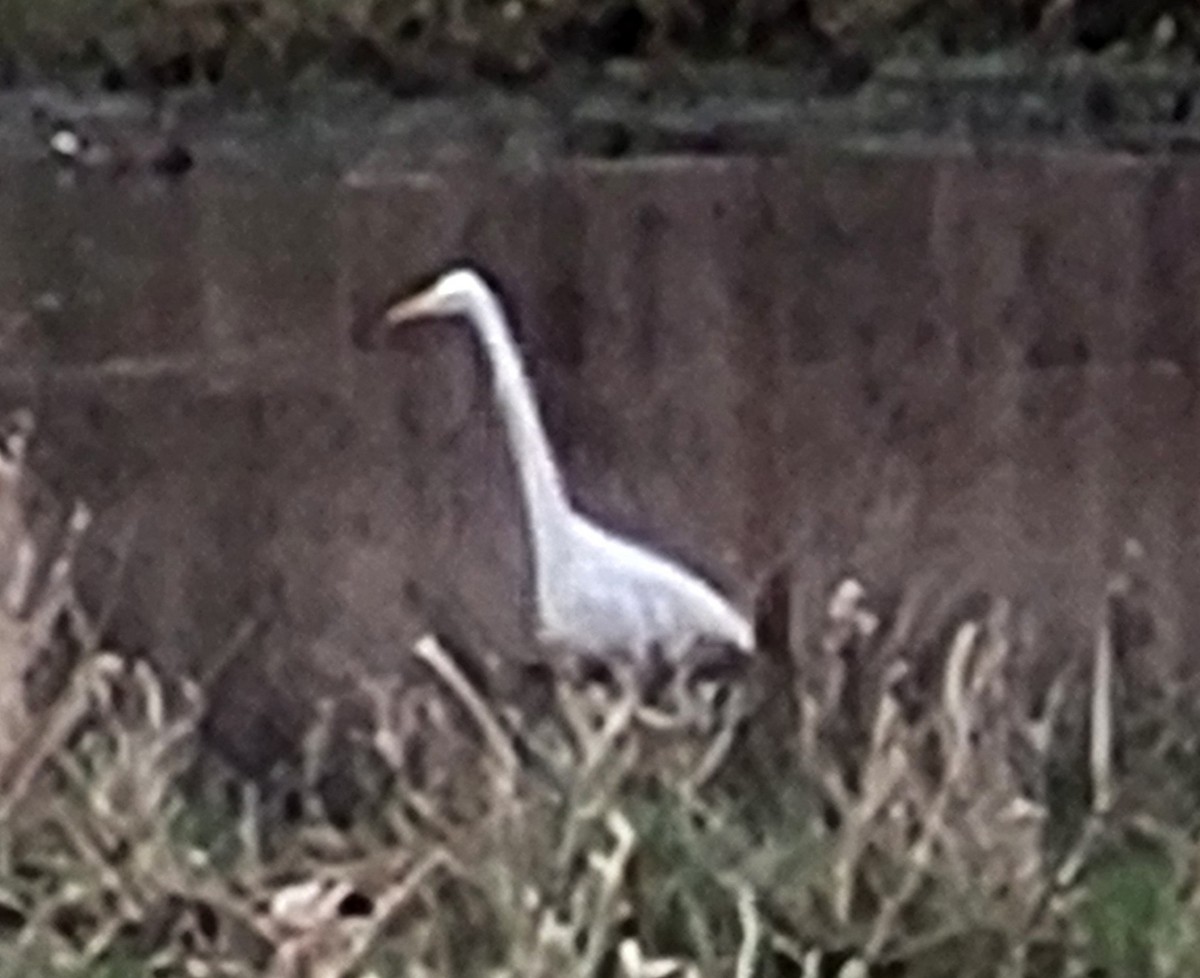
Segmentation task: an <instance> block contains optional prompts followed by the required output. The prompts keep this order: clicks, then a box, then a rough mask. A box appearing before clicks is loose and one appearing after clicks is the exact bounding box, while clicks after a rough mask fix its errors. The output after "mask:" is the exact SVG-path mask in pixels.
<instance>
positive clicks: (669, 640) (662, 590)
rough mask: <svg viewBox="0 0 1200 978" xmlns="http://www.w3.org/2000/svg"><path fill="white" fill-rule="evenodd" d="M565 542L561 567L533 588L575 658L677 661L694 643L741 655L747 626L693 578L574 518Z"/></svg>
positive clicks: (746, 641) (749, 632) (747, 635)
mask: <svg viewBox="0 0 1200 978" xmlns="http://www.w3.org/2000/svg"><path fill="white" fill-rule="evenodd" d="M572 537H573V543H574V546H573V547H572V548H571V556H570V558H569V562H568V566H566V567H560V568H558V569H556V570H555V571H552V572H551V573H549V574H547V575H546V578H545V579H544V580H543V581H542V582H541V584H542V586H541V588H540V589H539V590H540V591H541V594H542V599H543V600H542V602H541V603H542V605H543V612H544V619H545V624H546V625H547V626H549V628H550V630H551V631H557V632H565V631H572V632H574V633H576V634H575V635H574V639H575V642H576V644H577V645H580V646H582V647H583V651H588V652H593V653H596V654H608V653H610V652H612V651H614V650H617V649H623V650H625V651H628V652H629V653H630V654H632V655H634V657H635V658H641V657H644V656H645V655H648V654H649V652H650V650H651V648H652V647H654V646H658V647H660V648H662V649H663V650H665V651H668V652H675V653H676V654H682V653H683V652H686V651H687V647H688V646H690V645H691V644H693V643H694V642H696V641H698V640H701V639H712V640H715V641H719V642H728V643H731V644H733V645H736V646H737V647H739V648H741V649H743V650H744V651H749V649H750V647H751V645H752V641H753V636H752V629H751V626H750V624H749V622H748V621H747V620H746V619H745V618H744V617H743V616H742V615H740V614H739V613H738V612H737V611H736V610H735V609H734V608H733V607H732V605H730V603H729V602H728V601H726V600H725V599H724V598H723V597H721V595H720V594H718V593H717V591H716V589H715V588H713V587H712V586H711V585H710V584H708V583H707V582H706V581H704V580H702V579H701V578H700V577H699V576H698V575H696V574H694V573H693V572H691V571H689V570H688V569H686V568H684V567H682V566H680V565H678V564H675V563H673V562H672V561H670V560H668V559H666V558H665V557H662V556H660V555H659V554H656V553H654V552H653V551H651V550H649V549H647V548H645V547H641V546H638V545H637V544H635V543H633V542H632V541H630V540H627V539H625V538H623V537H619V536H617V535H616V534H613V533H610V532H609V531H607V530H605V529H604V528H603V527H600V526H597V525H596V524H595V523H593V522H592V521H590V520H588V519H586V518H585V517H582V516H576V517H575V520H574V523H573V526H572Z"/></svg>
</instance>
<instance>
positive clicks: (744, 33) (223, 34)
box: [0, 0, 1200, 91]
mask: <svg viewBox="0 0 1200 978" xmlns="http://www.w3.org/2000/svg"><path fill="white" fill-rule="evenodd" d="M914 43H915V44H916V45H918V47H919V48H922V49H924V50H926V51H928V52H931V53H938V54H949V55H953V54H957V53H960V52H964V51H988V50H993V49H996V48H998V47H1003V46H1007V45H1013V44H1021V43H1027V44H1031V45H1035V46H1037V47H1040V48H1042V49H1055V48H1057V49H1060V50H1061V49H1083V50H1087V51H1098V50H1105V49H1108V48H1112V47H1114V46H1124V47H1129V48H1132V49H1134V50H1136V49H1139V48H1140V49H1142V50H1146V51H1153V52H1154V53H1155V54H1162V53H1164V52H1168V51H1170V52H1174V54H1175V56H1177V57H1179V58H1182V59H1184V60H1187V61H1189V62H1190V61H1193V60H1194V57H1195V54H1196V51H1197V48H1198V45H1200V13H1198V12H1197V10H1196V8H1195V5H1194V4H1190V3H1186V2H1182V0H1178V2H1171V0H1159V2H1154V3H1145V2H1140V0H1066V2H1062V0H1025V2H1018V0H1000V2H989V0H967V2H961V0H808V2H800V3H780V2H775V0H735V2H731V3H714V2H707V0H116V2H114V0H0V55H3V57H4V60H5V62H6V64H7V70H8V75H9V77H10V78H16V77H20V75H21V73H22V70H23V69H40V70H46V69H59V70H61V69H64V68H68V69H76V68H86V69H88V70H94V71H96V72H98V73H99V75H100V77H101V78H102V79H103V80H104V81H105V82H107V83H108V84H110V85H113V86H124V85H129V84H151V85H174V84H192V83H196V82H204V81H209V82H218V81H220V82H228V83H231V84H233V85H235V86H248V87H250V88H258V87H261V86H262V85H264V84H277V83H283V82H288V81H291V80H294V79H296V78H300V77H305V76H311V75H313V74H317V75H320V76H322V77H325V76H326V75H327V73H329V72H333V73H349V74H351V75H356V76H367V77H371V78H374V79H375V80H377V81H379V82H381V83H383V84H385V85H386V86H389V87H391V88H394V89H397V90H401V91H411V90H414V89H419V88H422V87H425V86H429V85H437V84H442V83H445V82H447V81H453V80H462V79H465V78H470V77H473V76H485V77H493V78H503V79H507V80H510V81H511V80H519V79H527V78H532V77H536V76H537V75H538V74H539V73H540V72H542V71H543V70H544V69H546V68H547V67H548V66H550V65H551V64H553V63H556V62H563V61H570V60H573V59H578V58H584V59H587V60H590V61H596V60H604V59H609V58H614V57H618V58H619V57H641V56H668V57H670V56H679V57H682V58H699V59H704V58H709V57H718V58H730V57H734V58H736V57H750V58H753V59H759V60H769V61H786V62H789V63H798V64H810V65H811V64H813V63H815V62H817V61H820V60H821V59H824V58H826V57H827V56H829V55H830V53H831V52H832V51H834V50H836V51H838V52H841V53H844V52H846V51H852V52H865V53H866V54H867V55H868V56H869V57H877V56H884V55H886V54H888V53H889V52H894V51H895V50H897V49H898V48H905V49H911V47H912V46H913V44H914Z"/></svg>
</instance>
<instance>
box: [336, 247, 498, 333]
mask: <svg viewBox="0 0 1200 978" xmlns="http://www.w3.org/2000/svg"><path fill="white" fill-rule="evenodd" d="M494 302H495V293H494V291H493V289H492V287H491V286H490V285H489V284H488V283H487V281H486V280H485V278H484V277H483V275H482V274H480V273H479V272H478V271H476V270H475V269H473V268H471V267H470V266H469V265H456V266H454V267H453V268H450V269H449V270H447V271H445V272H443V273H442V274H441V275H439V276H438V277H437V278H436V279H434V280H433V282H432V283H430V284H428V285H426V286H425V287H424V288H421V289H418V290H415V291H411V292H407V293H405V294H404V295H402V296H400V297H399V298H393V299H392V300H391V301H389V302H388V303H386V304H385V306H384V309H383V312H382V313H381V314H380V313H375V314H372V315H370V316H368V317H366V318H364V319H363V320H361V321H360V322H359V323H358V325H357V326H356V328H355V333H356V342H357V343H358V345H360V346H368V347H371V346H376V345H378V344H380V343H381V342H383V341H386V340H387V339H388V338H390V337H391V336H393V335H394V334H395V332H396V330H398V329H399V328H400V327H402V326H406V325H408V324H411V323H418V322H422V323H424V322H429V321H430V320H439V319H460V318H467V319H471V318H475V317H478V316H479V315H480V314H481V313H482V312H483V311H484V310H485V309H487V308H488V307H489V306H490V305H491V304H494Z"/></svg>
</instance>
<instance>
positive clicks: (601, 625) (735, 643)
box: [379, 267, 755, 684]
mask: <svg viewBox="0 0 1200 978" xmlns="http://www.w3.org/2000/svg"><path fill="white" fill-rule="evenodd" d="M431 317H433V318H446V317H450V318H455V319H460V320H465V321H466V322H468V323H469V324H470V325H471V327H472V328H473V329H474V330H475V331H476V333H477V334H478V336H479V339H480V341H481V342H482V345H483V349H484V352H485V354H486V358H487V361H488V364H489V366H490V369H491V372H492V383H493V387H494V393H495V396H496V401H497V403H498V405H499V407H500V411H501V414H502V418H503V421H504V425H505V429H506V431H507V435H508V440H509V445H510V448H511V451H512V454H513V456H514V459H515V466H516V471H517V475H518V477H519V481H520V488H521V495H522V498H523V501H524V508H525V517H526V523H527V526H526V530H527V533H528V535H529V537H530V545H531V553H532V558H533V592H534V607H535V614H536V625H535V634H536V638H537V639H538V641H539V642H540V643H542V644H543V645H546V646H548V647H551V648H556V649H559V650H564V651H566V652H568V653H569V654H573V655H577V656H579V657H580V658H581V659H583V660H584V661H585V662H589V663H596V664H601V665H604V666H607V667H609V668H611V669H613V670H614V671H622V670H624V669H626V668H629V667H632V669H633V671H634V673H635V675H636V676H637V677H638V678H639V679H640V681H641V683H642V684H645V683H647V682H648V681H652V679H653V678H655V677H656V674H657V673H659V672H660V670H661V669H662V668H663V667H665V668H666V669H668V670H671V671H672V672H674V673H675V675H676V678H677V679H680V680H681V679H682V677H683V676H684V675H685V674H686V673H687V672H689V671H690V669H689V668H688V667H689V663H690V662H691V661H692V658H691V656H690V653H692V652H693V651H694V650H695V649H696V648H697V647H698V646H699V645H700V644H701V643H703V644H706V645H710V646H711V645H716V646H719V647H721V648H723V649H726V650H729V651H731V652H732V653H733V657H734V659H735V660H736V661H749V657H750V656H751V655H752V653H753V652H754V645H755V642H754V627H753V625H752V624H751V622H750V620H749V619H748V618H747V617H746V616H745V615H743V614H741V613H740V612H739V611H738V610H737V609H735V608H734V607H733V605H732V604H731V603H730V602H729V601H728V600H726V599H725V598H724V597H722V596H721V595H720V594H719V593H718V592H717V590H716V589H715V588H714V587H713V586H712V585H711V584H709V583H708V582H706V581H705V580H703V579H702V578H701V577H700V576H699V575H698V574H696V573H695V572H693V571H691V570H688V569H686V568H684V567H682V566H680V565H679V564H677V563H675V562H673V561H671V560H669V559H667V558H666V557H663V556H661V555H659V554H657V553H655V552H653V551H652V550H650V549H648V548H646V547H644V546H641V545H639V544H637V543H634V542H633V541H631V540H628V539H624V538H622V537H620V536H618V535H616V534H615V533H613V532H611V531H609V530H607V529H605V528H604V527H602V526H600V525H599V524H597V523H596V522H595V521H594V520H592V519H591V518H589V517H588V516H586V515H584V514H583V513H580V512H579V511H578V510H576V509H575V508H574V507H573V505H572V504H571V501H570V499H569V498H568V495H567V492H566V490H565V489H564V486H563V479H562V476H561V474H560V472H559V469H558V466H557V465H556V463H555V461H554V458H553V453H552V451H551V448H550V444H549V441H548V440H547V437H546V433H545V430H544V428H543V426H542V421H541V418H540V416H539V414H538V409H537V405H536V403H535V400H534V395H533V391H532V388H531V385H530V382H529V379H528V377H527V375H526V371H525V368H524V366H523V364H522V360H521V355H520V352H519V350H518V348H517V345H516V343H515V341H514V339H513V337H512V334H511V332H510V329H509V326H508V323H507V319H506V316H505V312H504V308H503V305H502V302H501V300H500V297H499V296H498V295H497V294H496V293H495V292H494V291H493V289H492V288H491V287H490V286H489V285H488V284H487V282H486V281H485V280H484V278H483V277H482V276H481V275H480V274H479V273H478V272H476V271H474V270H473V269H471V268H469V267H456V268H453V269H451V270H449V271H447V272H445V273H444V274H442V275H441V276H440V277H439V278H438V279H437V280H436V281H435V282H434V283H433V284H432V285H430V286H429V287H428V288H426V289H424V290H422V291H419V292H417V293H416V294H413V295H411V296H408V297H406V298H403V299H401V300H400V301H397V302H395V303H394V304H393V305H391V306H390V307H389V308H388V309H387V310H386V311H385V312H384V313H383V315H382V317H381V321H380V322H379V325H380V326H381V327H382V329H384V330H387V331H388V332H391V331H394V329H395V328H398V327H399V326H401V324H404V323H409V322H412V321H414V320H429V319H430V318H431Z"/></svg>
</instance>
